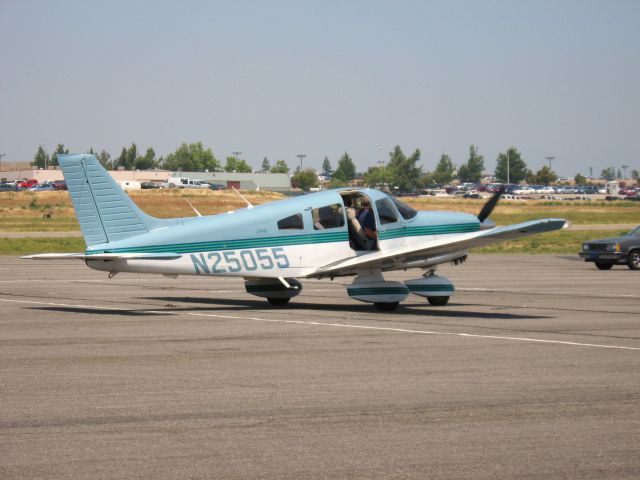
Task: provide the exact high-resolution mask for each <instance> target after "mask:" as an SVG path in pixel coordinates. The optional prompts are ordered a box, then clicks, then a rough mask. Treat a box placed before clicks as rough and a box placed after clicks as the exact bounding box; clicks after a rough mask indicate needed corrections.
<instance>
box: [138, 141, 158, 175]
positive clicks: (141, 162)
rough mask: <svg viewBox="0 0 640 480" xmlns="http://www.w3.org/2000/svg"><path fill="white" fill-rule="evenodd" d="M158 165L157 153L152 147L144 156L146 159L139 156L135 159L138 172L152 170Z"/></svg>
mask: <svg viewBox="0 0 640 480" xmlns="http://www.w3.org/2000/svg"><path fill="white" fill-rule="evenodd" d="M156 165H157V163H156V152H155V150H154V149H153V148H151V147H149V148H147V153H145V154H144V157H140V156H138V157H137V158H136V159H135V168H136V170H151V169H152V168H155V167H156Z"/></svg>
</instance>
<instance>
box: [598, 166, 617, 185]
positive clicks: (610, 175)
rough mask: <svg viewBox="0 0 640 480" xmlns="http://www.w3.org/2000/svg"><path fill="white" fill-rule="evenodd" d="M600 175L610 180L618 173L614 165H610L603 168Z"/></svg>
mask: <svg viewBox="0 0 640 480" xmlns="http://www.w3.org/2000/svg"><path fill="white" fill-rule="evenodd" d="M600 176H601V177H602V178H604V179H605V180H607V181H609V182H610V181H611V180H613V179H614V178H616V173H615V171H614V170H613V167H609V168H605V169H604V170H602V173H600Z"/></svg>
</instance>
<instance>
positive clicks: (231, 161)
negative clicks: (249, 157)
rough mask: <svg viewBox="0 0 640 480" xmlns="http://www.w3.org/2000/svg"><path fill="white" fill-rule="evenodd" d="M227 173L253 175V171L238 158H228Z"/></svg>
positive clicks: (225, 169) (225, 168)
mask: <svg viewBox="0 0 640 480" xmlns="http://www.w3.org/2000/svg"><path fill="white" fill-rule="evenodd" d="M224 171H225V172H240V173H251V172H252V171H253V170H252V168H251V165H249V164H248V163H247V162H246V161H244V160H238V159H237V158H236V157H227V163H226V164H225V166H224Z"/></svg>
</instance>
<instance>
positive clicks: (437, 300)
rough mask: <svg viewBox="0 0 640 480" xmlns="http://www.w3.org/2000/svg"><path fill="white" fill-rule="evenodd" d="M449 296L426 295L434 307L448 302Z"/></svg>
mask: <svg viewBox="0 0 640 480" xmlns="http://www.w3.org/2000/svg"><path fill="white" fill-rule="evenodd" d="M449 298H451V297H427V300H428V301H429V303H430V304H431V305H433V306H434V307H442V306H444V305H446V304H447V303H449Z"/></svg>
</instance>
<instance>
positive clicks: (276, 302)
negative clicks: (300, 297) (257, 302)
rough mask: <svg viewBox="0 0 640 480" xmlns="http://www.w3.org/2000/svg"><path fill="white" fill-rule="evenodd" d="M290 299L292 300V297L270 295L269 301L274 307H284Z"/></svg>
mask: <svg viewBox="0 0 640 480" xmlns="http://www.w3.org/2000/svg"><path fill="white" fill-rule="evenodd" d="M289 300H291V299H290V298H287V297H285V298H274V297H269V298H267V301H268V302H269V303H270V304H271V305H273V306H274V307H282V306H284V305H286V304H287V303H289Z"/></svg>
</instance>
